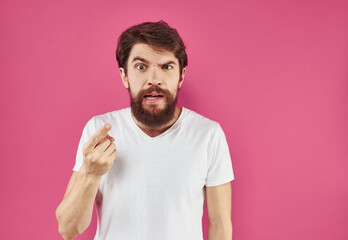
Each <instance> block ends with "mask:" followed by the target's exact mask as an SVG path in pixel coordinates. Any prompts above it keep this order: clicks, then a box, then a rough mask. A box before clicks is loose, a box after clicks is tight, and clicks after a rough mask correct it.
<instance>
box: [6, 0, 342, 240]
mask: <svg viewBox="0 0 348 240" xmlns="http://www.w3.org/2000/svg"><path fill="white" fill-rule="evenodd" d="M347 12H348V2H347V1H339V0H334V1H333V0H321V1H314V0H313V1H310V0H308V1H304V0H295V1H285V0H284V1H279V0H278V1H277V0H268V1H266V0H262V1H260V0H243V1H184V0H176V1H157V0H151V1H138V0H131V1H123V2H118V1H47V0H45V1H44V0H41V1H24V0H23V1H10V0H6V1H1V2H0V55H1V60H0V61H1V64H0V79H1V86H0V100H1V101H0V110H1V121H0V131H1V140H0V141H1V143H0V154H1V155H0V159H1V162H0V164H1V165H0V167H1V175H0V176H1V177H0V179H1V185H0V187H1V204H0V206H1V207H0V212H1V223H0V228H1V229H0V239H60V236H59V234H58V232H57V222H56V219H55V208H56V207H57V205H58V204H59V202H60V201H61V199H62V197H63V194H64V192H65V188H66V185H67V183H68V180H69V177H70V175H71V173H72V167H73V165H74V161H75V154H76V150H77V145H78V142H79V139H80V136H81V133H82V129H83V126H84V125H85V124H86V122H87V120H88V119H89V118H91V117H92V116H94V115H99V114H103V113H106V112H109V111H113V110H116V109H120V108H124V107H127V106H129V97H128V92H127V90H126V89H125V88H124V86H123V85H122V83H121V79H120V77H119V75H118V68H117V64H116V60H115V54H114V51H115V47H116V41H117V38H118V36H119V35H120V33H121V32H122V31H123V30H125V29H126V28H127V27H129V26H131V25H134V24H137V23H141V22H144V21H157V20H160V19H163V20H165V21H167V22H168V23H169V24H170V25H171V26H173V27H175V28H176V29H177V30H178V31H179V33H180V34H181V36H182V37H183V39H184V42H185V43H186V45H187V52H188V57H189V65H188V72H187V75H186V79H185V82H184V84H183V88H182V90H181V91H180V95H179V99H180V100H179V103H180V104H179V105H184V106H185V107H187V108H189V109H192V110H194V111H196V112H198V113H200V114H202V115H204V116H206V117H208V118H210V119H213V120H216V121H218V122H219V123H220V124H221V126H222V127H223V129H224V131H225V134H226V136H227V140H228V143H229V146H230V153H231V157H232V164H233V168H234V173H235V180H234V181H233V182H232V192H233V194H232V195H233V197H232V222H233V239H234V240H250V239H252V240H266V239H267V240H269V239H277V240H278V239H282V240H290V239H291V240H293V239H297V240H304V239H316V240H324V239H325V240H327V239H331V240H339V239H340V240H341V239H348V229H347V224H348V175H347V170H348V161H347V160H348V150H347V149H348V127H347V123H348V113H347V107H348V105H347V103H348V66H347V64H348V14H347ZM205 207H206V206H205ZM203 224H204V237H205V239H207V231H208V218H207V215H206V210H205V213H204V218H203ZM95 229H96V218H95V215H94V218H93V222H92V224H91V226H90V228H89V229H88V230H87V231H86V232H85V233H84V234H83V235H82V236H81V237H79V238H78V239H92V237H93V236H94V233H95Z"/></svg>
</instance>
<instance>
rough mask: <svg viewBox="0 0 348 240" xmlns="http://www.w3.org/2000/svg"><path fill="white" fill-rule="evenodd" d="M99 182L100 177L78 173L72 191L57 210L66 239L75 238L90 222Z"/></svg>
mask: <svg viewBox="0 0 348 240" xmlns="http://www.w3.org/2000/svg"><path fill="white" fill-rule="evenodd" d="M99 182H100V178H99V179H96V178H92V177H89V176H88V175H85V174H82V172H81V173H80V172H79V173H78V176H77V178H76V181H75V184H74V186H73V188H72V190H71V192H70V193H69V195H68V196H67V197H66V198H65V199H63V201H62V202H61V204H60V205H59V206H58V208H57V211H56V216H57V220H58V224H59V233H60V234H61V235H62V237H63V238H64V239H73V238H75V237H76V236H77V235H78V234H81V233H82V232H83V231H84V230H85V229H86V228H87V227H88V225H89V224H90V221H91V218H92V211H93V204H94V199H95V195H96V193H97V190H98V186H99Z"/></svg>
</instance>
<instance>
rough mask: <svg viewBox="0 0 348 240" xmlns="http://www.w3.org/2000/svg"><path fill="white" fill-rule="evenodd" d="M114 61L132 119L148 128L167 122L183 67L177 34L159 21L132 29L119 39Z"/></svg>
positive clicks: (182, 54)
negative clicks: (129, 106)
mask: <svg viewBox="0 0 348 240" xmlns="http://www.w3.org/2000/svg"><path fill="white" fill-rule="evenodd" d="M116 59H117V62H118V65H119V67H120V75H121V78H122V82H123V84H124V86H125V87H126V88H127V89H128V91H129V93H130V98H131V109H132V113H133V115H134V116H135V118H136V119H137V120H138V121H140V122H142V123H143V124H145V125H147V126H149V127H160V126H163V125H165V124H166V123H168V122H170V120H172V119H173V117H174V111H175V106H176V103H177V93H178V90H179V89H180V87H181V85H182V83H183V80H184V76H185V73H186V66H187V55H186V51H185V45H184V43H183V41H182V39H181V38H180V36H179V34H178V33H177V31H176V30H175V29H173V28H171V27H169V26H168V24H167V23H165V22H163V21H159V22H154V23H151V22H145V23H142V24H139V25H135V26H132V27H130V28H129V29H127V30H126V31H124V32H123V33H122V34H121V36H120V37H119V40H118V45H117V49H116ZM151 95H152V96H151ZM157 95H159V96H157Z"/></svg>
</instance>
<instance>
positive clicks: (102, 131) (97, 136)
mask: <svg viewBox="0 0 348 240" xmlns="http://www.w3.org/2000/svg"><path fill="white" fill-rule="evenodd" d="M110 129H111V124H110V123H107V124H105V125H104V126H102V127H101V128H99V129H98V130H97V131H96V132H95V133H94V134H93V136H92V137H91V138H90V139H89V140H88V141H87V142H86V144H85V147H86V150H87V149H93V148H95V147H96V146H97V145H98V143H99V142H100V141H102V140H103V139H104V138H105V137H108V136H109V134H108V131H110ZM109 137H110V136H109ZM110 141H111V140H110Z"/></svg>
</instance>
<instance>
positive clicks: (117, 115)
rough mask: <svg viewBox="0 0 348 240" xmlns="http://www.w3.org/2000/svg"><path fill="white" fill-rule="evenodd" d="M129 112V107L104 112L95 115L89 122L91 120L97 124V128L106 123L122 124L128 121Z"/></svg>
mask: <svg viewBox="0 0 348 240" xmlns="http://www.w3.org/2000/svg"><path fill="white" fill-rule="evenodd" d="M128 113H129V107H127V108H121V109H117V110H114V111H110V112H106V113H103V114H98V115H95V116H93V117H92V118H91V119H90V120H89V121H88V124H89V122H91V123H92V124H93V125H94V126H95V128H98V127H100V126H102V125H104V124H106V123H111V124H116V123H118V124H121V123H124V122H127V120H128V119H127V117H128Z"/></svg>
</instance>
